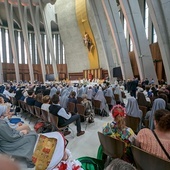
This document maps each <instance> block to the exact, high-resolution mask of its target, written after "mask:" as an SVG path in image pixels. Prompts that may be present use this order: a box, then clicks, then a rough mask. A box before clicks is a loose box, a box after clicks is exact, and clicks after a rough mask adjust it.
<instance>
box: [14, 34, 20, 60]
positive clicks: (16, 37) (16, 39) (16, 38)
mask: <svg viewBox="0 0 170 170" xmlns="http://www.w3.org/2000/svg"><path fill="white" fill-rule="evenodd" d="M14 36H15V43H16V49H17V58H18V61H19V50H18V31H14Z"/></svg>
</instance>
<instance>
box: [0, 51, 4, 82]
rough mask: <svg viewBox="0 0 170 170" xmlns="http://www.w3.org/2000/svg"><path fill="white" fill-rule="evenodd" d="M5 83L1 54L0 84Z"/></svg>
mask: <svg viewBox="0 0 170 170" xmlns="http://www.w3.org/2000/svg"><path fill="white" fill-rule="evenodd" d="M3 83H4V76H3V68H2V62H1V54H0V84H3Z"/></svg>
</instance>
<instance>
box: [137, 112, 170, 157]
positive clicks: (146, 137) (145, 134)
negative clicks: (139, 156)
mask: <svg viewBox="0 0 170 170" xmlns="http://www.w3.org/2000/svg"><path fill="white" fill-rule="evenodd" d="M154 124H155V129H154V130H153V131H152V130H150V129H147V128H144V129H142V130H140V131H139V133H138V134H137V137H136V141H135V143H136V145H138V146H139V147H141V148H142V149H143V150H145V151H147V152H150V153H151V154H154V155H156V156H158V157H161V158H163V159H166V160H169V159H170V156H169V158H168V155H169V153H170V112H169V111H167V110H165V109H159V110H157V111H155V113H154ZM158 140H159V141H160V143H161V144H162V146H163V148H164V149H165V151H163V148H162V147H161V146H160V144H159V142H158ZM165 152H167V153H168V154H166V153H165Z"/></svg>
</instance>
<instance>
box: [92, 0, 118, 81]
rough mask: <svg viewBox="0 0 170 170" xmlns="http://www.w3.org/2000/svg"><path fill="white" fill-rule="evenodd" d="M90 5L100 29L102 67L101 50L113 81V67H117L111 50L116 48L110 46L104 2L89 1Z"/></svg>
mask: <svg viewBox="0 0 170 170" xmlns="http://www.w3.org/2000/svg"><path fill="white" fill-rule="evenodd" d="M89 3H90V5H91V7H92V11H93V12H94V15H95V17H94V18H95V22H96V25H97V28H98V32H99V38H100V43H101V48H98V51H99V61H100V66H101V67H102V63H101V58H100V50H101V51H103V53H104V54H103V60H105V63H106V69H107V70H108V74H109V78H110V80H112V78H113V67H115V65H116V64H115V62H114V58H113V54H112V51H111V48H114V47H111V44H110V37H109V34H108V31H109V28H108V23H107V19H106V16H105V13H104V9H103V6H102V2H101V1H98V0H93V1H89ZM93 31H94V30H93ZM95 35H96V34H94V36H95ZM95 39H96V38H95ZM112 41H113V39H112ZM96 43H97V45H98V44H99V42H98V41H97V39H96ZM99 45H100V44H99ZM99 45H98V46H99ZM102 68H103V67H102Z"/></svg>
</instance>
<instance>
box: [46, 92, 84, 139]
mask: <svg viewBox="0 0 170 170" xmlns="http://www.w3.org/2000/svg"><path fill="white" fill-rule="evenodd" d="M51 101H52V104H51V106H50V107H49V111H50V113H51V114H53V115H55V116H58V118H59V120H58V126H59V127H63V126H67V125H69V124H70V123H72V122H74V121H76V126H77V136H81V135H83V134H84V133H85V132H84V131H81V124H80V115H78V114H76V115H71V113H67V112H66V110H65V109H64V108H62V107H61V106H60V104H59V96H58V95H56V94H54V95H53V97H52V99H51Z"/></svg>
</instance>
